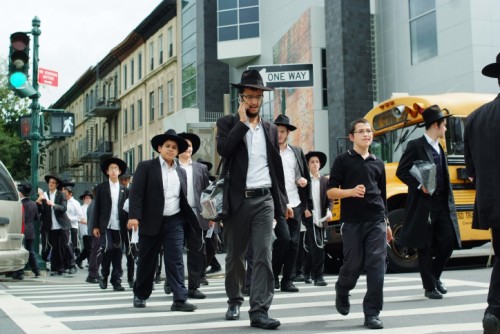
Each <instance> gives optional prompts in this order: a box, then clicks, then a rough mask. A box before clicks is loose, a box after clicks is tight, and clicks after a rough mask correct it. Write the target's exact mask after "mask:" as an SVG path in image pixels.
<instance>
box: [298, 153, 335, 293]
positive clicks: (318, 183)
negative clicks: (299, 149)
mask: <svg viewBox="0 0 500 334" xmlns="http://www.w3.org/2000/svg"><path fill="white" fill-rule="evenodd" d="M306 160H307V165H308V167H309V172H310V173H311V183H310V184H311V196H312V202H313V206H312V208H308V209H306V210H305V211H304V222H303V223H304V225H305V226H306V235H305V239H306V245H307V254H306V255H305V259H304V265H303V273H304V277H305V278H307V277H312V279H313V280H314V285H316V286H326V285H327V283H326V281H325V279H324V277H323V270H324V264H325V252H324V250H323V246H324V240H323V222H322V221H321V219H322V218H323V217H326V219H325V221H329V220H331V218H332V206H333V201H332V200H330V199H328V196H327V194H326V191H327V189H328V187H327V185H328V178H327V177H326V176H323V175H321V174H320V172H319V171H320V169H322V168H323V167H325V165H326V154H325V153H323V152H320V151H310V152H308V153H307V154H306Z"/></svg>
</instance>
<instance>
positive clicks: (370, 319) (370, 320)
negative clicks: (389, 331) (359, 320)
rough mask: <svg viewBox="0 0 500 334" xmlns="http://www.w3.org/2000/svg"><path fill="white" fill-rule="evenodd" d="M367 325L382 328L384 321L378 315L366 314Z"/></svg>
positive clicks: (372, 327) (371, 327)
mask: <svg viewBox="0 0 500 334" xmlns="http://www.w3.org/2000/svg"><path fill="white" fill-rule="evenodd" d="M365 327H368V328H370V329H382V328H384V323H383V322H382V320H380V319H379V318H378V317H377V316H376V315H365Z"/></svg>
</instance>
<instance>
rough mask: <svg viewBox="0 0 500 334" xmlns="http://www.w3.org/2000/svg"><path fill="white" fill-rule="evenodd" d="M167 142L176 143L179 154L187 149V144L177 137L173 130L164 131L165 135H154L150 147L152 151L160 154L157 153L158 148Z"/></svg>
mask: <svg viewBox="0 0 500 334" xmlns="http://www.w3.org/2000/svg"><path fill="white" fill-rule="evenodd" d="M167 140H173V141H175V142H176V143H177V148H178V149H179V153H182V152H184V151H185V150H187V148H188V143H187V141H186V140H185V139H184V138H182V137H179V136H178V135H177V133H176V132H175V130H174V129H168V130H167V131H165V133H163V134H161V135H156V136H154V137H153V139H151V146H152V147H153V150H155V151H156V152H158V153H160V152H159V151H158V146H161V145H163V143H164V142H166V141H167Z"/></svg>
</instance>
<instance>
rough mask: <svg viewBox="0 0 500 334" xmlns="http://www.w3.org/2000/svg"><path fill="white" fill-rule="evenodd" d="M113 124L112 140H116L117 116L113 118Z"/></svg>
mask: <svg viewBox="0 0 500 334" xmlns="http://www.w3.org/2000/svg"><path fill="white" fill-rule="evenodd" d="M113 119H114V121H113V124H114V131H113V132H114V138H113V139H114V140H118V115H116V116H115V117H114V118H113Z"/></svg>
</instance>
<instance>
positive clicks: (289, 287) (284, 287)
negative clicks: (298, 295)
mask: <svg viewBox="0 0 500 334" xmlns="http://www.w3.org/2000/svg"><path fill="white" fill-rule="evenodd" d="M281 291H283V292H299V288H297V287H296V286H295V285H293V283H292V281H287V282H281Z"/></svg>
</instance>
